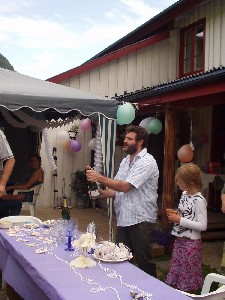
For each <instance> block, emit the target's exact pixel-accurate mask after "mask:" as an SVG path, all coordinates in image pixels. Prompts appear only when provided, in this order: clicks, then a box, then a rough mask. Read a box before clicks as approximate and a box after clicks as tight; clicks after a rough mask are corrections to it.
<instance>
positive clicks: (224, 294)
mask: <svg viewBox="0 0 225 300" xmlns="http://www.w3.org/2000/svg"><path fill="white" fill-rule="evenodd" d="M213 282H219V283H222V284H225V276H223V275H220V274H216V273H210V274H208V275H207V276H206V277H205V280H204V284H203V287H202V291H201V295H194V294H190V293H187V292H183V291H180V290H179V292H181V293H182V294H184V295H186V296H188V297H190V298H191V299H204V300H224V299H225V285H222V286H221V287H220V288H218V289H217V290H216V291H214V292H210V287H211V284H212V283H213Z"/></svg>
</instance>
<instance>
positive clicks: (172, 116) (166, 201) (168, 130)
mask: <svg viewBox="0 0 225 300" xmlns="http://www.w3.org/2000/svg"><path fill="white" fill-rule="evenodd" d="M175 146H176V112H175V111H172V110H171V109H169V108H167V109H166V112H165V141H164V165H163V194H162V228H163V229H164V230H165V229H169V228H170V227H171V225H170V224H169V223H168V219H167V216H166V214H165V209H166V208H173V204H174V176H175V157H176V153H175Z"/></svg>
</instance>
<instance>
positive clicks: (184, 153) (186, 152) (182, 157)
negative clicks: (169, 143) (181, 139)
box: [177, 144, 194, 163]
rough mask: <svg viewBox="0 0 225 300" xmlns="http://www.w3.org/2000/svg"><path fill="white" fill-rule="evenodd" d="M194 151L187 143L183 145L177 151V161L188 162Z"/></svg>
mask: <svg viewBox="0 0 225 300" xmlns="http://www.w3.org/2000/svg"><path fill="white" fill-rule="evenodd" d="M193 156H194V152H193V150H192V148H191V146H190V145H189V144H186V145H183V146H182V147H180V149H179V150H178V152H177V157H178V159H179V161H181V162H183V163H188V162H190V161H192V159H193Z"/></svg>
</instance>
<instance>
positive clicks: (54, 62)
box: [0, 0, 176, 80]
mask: <svg viewBox="0 0 225 300" xmlns="http://www.w3.org/2000/svg"><path fill="white" fill-rule="evenodd" d="M175 2H176V1H175V0H0V54H2V55H3V56H5V57H6V58H7V59H8V61H9V62H10V64H11V65H13V67H14V69H15V71H17V72H19V73H21V74H24V75H28V76H32V77H35V78H39V79H44V80H45V79H48V78H50V77H52V76H55V75H58V74H60V73H63V72H65V71H68V70H70V69H73V68H75V67H77V66H79V65H81V64H82V63H84V62H85V61H87V60H89V59H90V58H92V57H93V56H95V55H96V54H98V53H99V52H101V51H102V50H103V49H105V48H106V47H108V46H110V45H111V44H113V43H114V42H116V41H117V40H119V39H120V38H122V37H123V36H125V35H127V34H128V33H130V32H131V31H132V30H134V29H135V28H137V27H138V26H140V25H142V24H143V23H145V22H146V21H148V20H149V19H151V18H152V17H154V16H155V15H157V14H158V13H160V12H161V11H163V10H164V9H166V8H167V7H169V6H170V5H172V4H173V3H175Z"/></svg>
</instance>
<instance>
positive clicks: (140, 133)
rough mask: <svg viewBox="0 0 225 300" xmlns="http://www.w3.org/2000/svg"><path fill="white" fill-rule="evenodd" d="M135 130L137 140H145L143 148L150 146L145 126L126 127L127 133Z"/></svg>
mask: <svg viewBox="0 0 225 300" xmlns="http://www.w3.org/2000/svg"><path fill="white" fill-rule="evenodd" d="M128 132H134V133H136V141H137V142H138V141H140V140H143V141H144V142H143V144H142V149H143V148H147V147H148V132H147V130H146V129H145V128H143V127H141V126H129V127H127V129H126V133H128Z"/></svg>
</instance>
